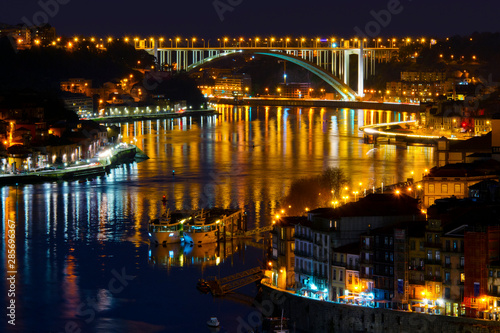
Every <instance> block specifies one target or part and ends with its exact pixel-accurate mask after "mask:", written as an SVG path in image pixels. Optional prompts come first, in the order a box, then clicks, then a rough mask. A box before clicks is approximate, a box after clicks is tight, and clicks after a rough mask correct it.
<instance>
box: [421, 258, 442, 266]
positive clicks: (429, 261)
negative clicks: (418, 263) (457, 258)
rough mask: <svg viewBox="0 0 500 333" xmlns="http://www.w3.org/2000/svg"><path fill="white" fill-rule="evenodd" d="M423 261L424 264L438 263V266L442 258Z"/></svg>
mask: <svg viewBox="0 0 500 333" xmlns="http://www.w3.org/2000/svg"><path fill="white" fill-rule="evenodd" d="M424 263H425V264H426V265H438V266H441V263H442V260H441V259H425V260H424Z"/></svg>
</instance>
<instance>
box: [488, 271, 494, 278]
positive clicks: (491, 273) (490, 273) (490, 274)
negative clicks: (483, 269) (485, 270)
mask: <svg viewBox="0 0 500 333" xmlns="http://www.w3.org/2000/svg"><path fill="white" fill-rule="evenodd" d="M488 276H489V277H493V271H492V270H491V269H490V272H489V275H488Z"/></svg>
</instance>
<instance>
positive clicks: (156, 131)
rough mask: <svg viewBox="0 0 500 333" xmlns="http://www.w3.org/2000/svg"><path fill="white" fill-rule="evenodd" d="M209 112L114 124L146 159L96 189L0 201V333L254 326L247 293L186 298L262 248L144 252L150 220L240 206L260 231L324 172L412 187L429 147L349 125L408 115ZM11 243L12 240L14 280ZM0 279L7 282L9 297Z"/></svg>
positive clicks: (30, 193) (33, 190)
mask: <svg viewBox="0 0 500 333" xmlns="http://www.w3.org/2000/svg"><path fill="white" fill-rule="evenodd" d="M217 111H219V114H218V115H216V116H210V117H203V118H179V119H165V120H154V121H140V122H134V123H130V124H125V123H124V124H121V125H120V126H121V135H122V140H123V141H127V142H128V141H131V142H133V143H136V144H137V145H138V146H139V147H140V148H141V149H143V150H144V152H145V153H146V154H147V155H148V156H149V157H150V159H149V160H146V161H144V162H141V163H133V164H129V165H124V166H121V167H119V168H116V169H113V170H112V171H111V173H110V174H109V175H108V176H106V177H105V178H98V179H95V180H93V181H90V182H86V183H79V182H63V183H47V184H37V185H22V186H21V185H20V186H18V187H15V186H11V187H3V188H1V189H0V196H1V205H2V209H1V218H2V239H3V240H4V241H3V242H2V243H3V244H2V247H1V253H2V255H1V260H2V266H3V267H5V269H4V270H2V274H1V275H2V283H1V284H0V289H1V290H2V293H1V296H0V297H1V299H2V304H5V305H6V306H9V304H11V302H14V304H15V310H14V316H15V324H16V325H15V326H13V325H10V324H9V323H8V322H7V321H8V320H11V318H12V316H11V317H10V318H9V317H8V316H6V315H3V314H2V321H1V324H0V331H2V332H3V331H9V332H10V331H12V332H209V329H208V328H207V326H206V324H205V323H206V321H207V320H208V319H209V318H210V316H213V315H215V316H217V317H218V318H219V320H220V321H221V323H222V328H221V330H220V332H237V331H238V327H241V325H242V323H243V322H248V320H251V319H249V318H252V315H254V314H255V308H254V307H253V306H252V297H254V296H255V294H256V292H257V287H256V285H255V284H251V285H248V286H246V287H244V288H242V289H241V290H239V292H240V293H241V295H239V294H238V295H234V296H233V297H230V298H227V299H226V298H223V299H217V298H213V297H212V296H211V295H205V294H201V293H200V292H198V291H197V289H196V288H195V285H196V282H197V280H198V279H199V278H200V277H208V276H225V275H230V274H233V273H236V272H239V271H243V270H245V269H249V268H252V267H255V266H258V265H260V264H261V263H262V260H263V258H264V254H265V249H264V248H263V247H262V246H261V245H260V244H262V242H261V243H258V244H256V243H255V242H254V243H252V242H247V243H242V242H234V243H232V244H226V246H225V247H224V248H219V249H216V247H215V246H213V245H207V246H205V245H204V246H203V247H201V248H199V249H198V248H194V249H187V250H185V251H183V250H182V249H181V248H180V247H178V246H174V247H171V248H153V249H150V248H149V244H148V241H147V221H148V220H149V219H150V218H154V217H157V216H159V215H160V214H162V213H163V211H164V210H165V209H166V208H170V209H182V208H188V209H197V208H204V207H214V206H218V207H231V208H236V207H241V208H244V209H245V211H247V212H248V226H249V228H253V227H256V226H265V225H268V224H269V223H270V217H271V215H273V214H274V213H275V212H276V211H277V210H278V209H280V208H281V207H280V206H279V201H280V199H281V198H282V197H283V196H284V195H285V194H286V192H287V189H288V187H289V186H290V184H291V182H292V181H293V180H294V179H297V178H301V177H304V176H309V175H313V174H319V173H321V172H322V170H323V169H325V168H326V167H329V166H335V167H341V168H342V169H343V170H344V171H345V172H346V174H347V175H348V176H349V178H350V179H351V181H352V183H353V184H358V183H360V182H361V183H362V184H364V186H366V187H367V188H368V189H370V188H372V186H377V187H378V186H380V184H381V183H382V182H384V183H385V184H390V183H394V182H398V181H403V180H406V178H408V177H410V176H411V172H412V171H413V172H414V174H415V175H416V177H415V178H417V180H419V179H420V177H418V175H421V174H422V172H423V170H424V169H425V168H429V167H431V166H433V164H434V158H433V148H429V147H420V146H419V147H412V146H410V147H407V148H405V149H397V148H396V147H395V146H389V145H380V146H377V147H374V146H373V145H369V144H364V143H363V141H362V133H361V132H360V131H359V130H358V127H359V126H362V125H364V124H371V123H382V122H387V121H396V120H408V119H410V118H412V117H415V115H412V114H406V113H399V112H392V111H373V110H349V109H341V110H336V109H328V108H286V107H272V108H266V107H233V106H226V105H221V106H218V107H217ZM174 171H175V172H174ZM163 195H165V196H166V199H167V202H166V205H165V206H166V207H165V206H164V205H163V203H162V201H161V198H162V196H163ZM9 221H10V222H9ZM9 224H10V226H9ZM14 224H15V227H13V225H14ZM9 230H13V231H15V233H16V238H15V255H13V256H14V257H15V258H13V259H14V260H15V265H14V266H13V267H10V266H8V264H11V263H12V262H8V261H7V260H8V258H7V255H8V251H9V247H8V245H9V243H8V235H9ZM13 231H10V233H11V234H12V232H13ZM11 256H12V254H11ZM10 259H12V257H11V258H10ZM8 271H9V272H10V271H16V272H17V273H16V274H14V276H15V281H14V282H15V283H14V284H11V283H10V282H12V280H10V282H9V280H7V277H9V276H11V275H12V274H7V272H8ZM12 292H13V293H14V294H15V295H13V294H12ZM6 306H4V309H6ZM4 311H5V312H6V314H8V313H12V311H11V310H9V309H7V310H4ZM11 323H12V322H11Z"/></svg>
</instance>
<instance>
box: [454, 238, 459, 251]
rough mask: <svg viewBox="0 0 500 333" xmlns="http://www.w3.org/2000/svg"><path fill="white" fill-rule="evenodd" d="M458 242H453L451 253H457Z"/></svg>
mask: <svg viewBox="0 0 500 333" xmlns="http://www.w3.org/2000/svg"><path fill="white" fill-rule="evenodd" d="M457 246H458V242H457V241H456V240H454V241H453V251H457Z"/></svg>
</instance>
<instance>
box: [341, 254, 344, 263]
mask: <svg viewBox="0 0 500 333" xmlns="http://www.w3.org/2000/svg"><path fill="white" fill-rule="evenodd" d="M340 262H342V263H343V262H344V255H343V254H341V255H340Z"/></svg>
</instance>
